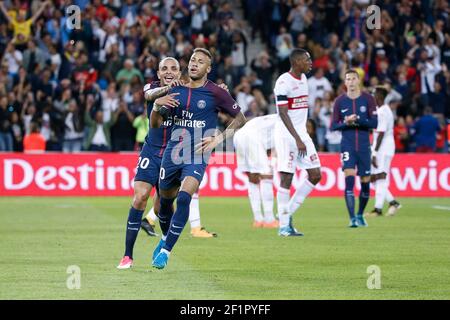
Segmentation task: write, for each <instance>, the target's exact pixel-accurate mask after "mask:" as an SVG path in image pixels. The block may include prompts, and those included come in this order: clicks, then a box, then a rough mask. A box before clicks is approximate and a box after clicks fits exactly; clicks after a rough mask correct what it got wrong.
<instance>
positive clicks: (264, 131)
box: [239, 114, 278, 150]
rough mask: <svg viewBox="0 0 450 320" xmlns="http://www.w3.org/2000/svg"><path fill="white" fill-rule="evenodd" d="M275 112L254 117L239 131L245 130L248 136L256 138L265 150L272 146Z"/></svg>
mask: <svg viewBox="0 0 450 320" xmlns="http://www.w3.org/2000/svg"><path fill="white" fill-rule="evenodd" d="M277 118H278V115H277V114H269V115H266V116H261V117H256V118H253V119H251V120H250V121H249V122H247V123H246V124H245V125H244V126H243V127H242V128H241V129H240V130H239V131H241V130H242V131H245V132H246V134H248V135H250V138H254V139H258V140H260V141H261V142H262V143H263V146H264V148H265V149H266V150H268V149H272V148H273V129H274V127H275V122H276V121H277Z"/></svg>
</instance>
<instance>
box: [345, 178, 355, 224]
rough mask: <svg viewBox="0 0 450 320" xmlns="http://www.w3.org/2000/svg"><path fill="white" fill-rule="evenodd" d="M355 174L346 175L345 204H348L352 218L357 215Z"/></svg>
mask: <svg viewBox="0 0 450 320" xmlns="http://www.w3.org/2000/svg"><path fill="white" fill-rule="evenodd" d="M354 187H355V176H348V177H345V204H346V205H347V210H348V215H349V216H350V219H352V218H354V217H355V194H354V193H353V188H354Z"/></svg>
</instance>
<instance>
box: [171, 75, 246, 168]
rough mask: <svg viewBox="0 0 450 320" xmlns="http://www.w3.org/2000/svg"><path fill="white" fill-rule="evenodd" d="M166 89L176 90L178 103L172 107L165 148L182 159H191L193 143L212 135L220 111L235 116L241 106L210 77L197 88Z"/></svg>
mask: <svg viewBox="0 0 450 320" xmlns="http://www.w3.org/2000/svg"><path fill="white" fill-rule="evenodd" d="M169 93H179V95H178V96H177V97H176V99H177V100H179V102H180V105H179V106H178V107H177V108H172V109H171V113H172V120H173V124H172V129H171V137H170V140H169V142H168V144H167V151H168V152H171V153H173V156H174V157H181V158H182V159H183V161H182V162H183V163H192V161H193V159H194V151H195V149H194V147H195V146H196V145H197V144H199V143H200V142H201V139H202V138H205V137H210V136H213V135H215V133H216V128H217V122H218V113H219V111H222V112H224V113H227V114H229V115H231V116H232V117H235V116H236V115H237V114H238V113H239V112H240V110H241V108H240V107H239V106H238V105H237V103H236V101H235V100H234V99H233V98H232V97H231V95H230V94H229V93H228V92H227V91H226V90H224V89H222V88H220V87H219V86H218V85H216V84H215V83H213V82H211V81H209V80H207V81H206V82H205V84H204V85H203V86H202V87H200V88H189V87H184V86H179V87H174V88H172V89H171V90H170V92H169ZM197 156H200V157H201V156H202V155H195V157H196V158H197ZM203 162H204V163H207V160H206V159H204V161H203Z"/></svg>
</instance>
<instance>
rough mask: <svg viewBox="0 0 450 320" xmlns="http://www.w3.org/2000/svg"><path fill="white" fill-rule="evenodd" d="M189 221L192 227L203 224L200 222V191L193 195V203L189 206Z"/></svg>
mask: <svg viewBox="0 0 450 320" xmlns="http://www.w3.org/2000/svg"><path fill="white" fill-rule="evenodd" d="M189 223H190V224H191V229H193V228H198V227H200V226H201V225H202V224H201V222H200V203H199V201H198V193H194V194H193V195H192V199H191V204H190V206H189Z"/></svg>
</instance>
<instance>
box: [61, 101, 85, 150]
mask: <svg viewBox="0 0 450 320" xmlns="http://www.w3.org/2000/svg"><path fill="white" fill-rule="evenodd" d="M64 125H65V126H64V141H63V152H80V151H81V149H82V144H83V136H84V133H83V123H82V113H81V112H80V108H79V107H78V105H77V101H76V100H75V99H71V100H70V101H69V104H68V107H67V112H66V113H65V117H64Z"/></svg>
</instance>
